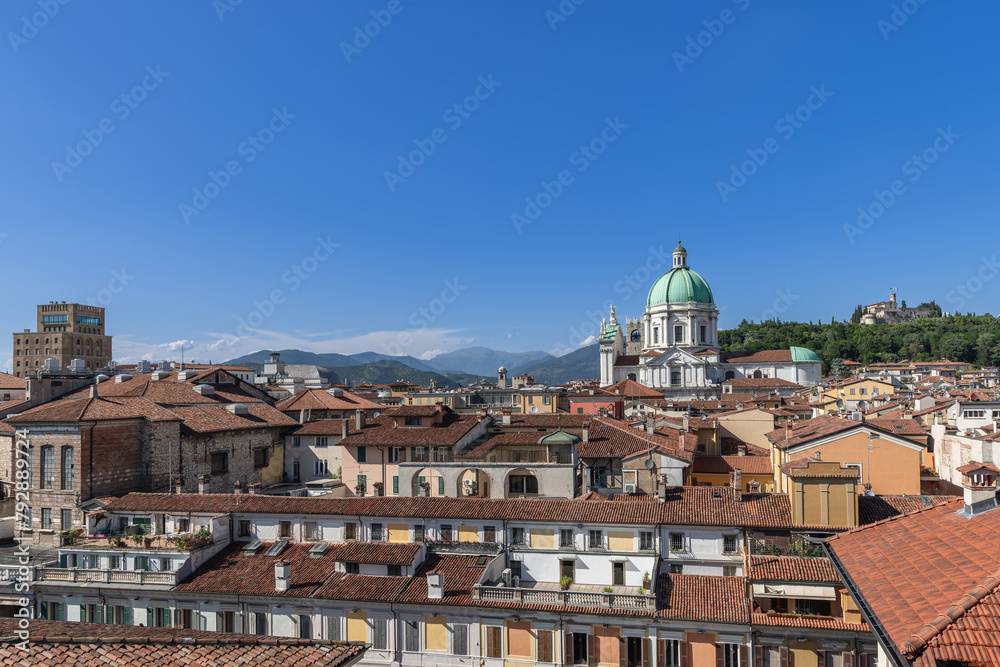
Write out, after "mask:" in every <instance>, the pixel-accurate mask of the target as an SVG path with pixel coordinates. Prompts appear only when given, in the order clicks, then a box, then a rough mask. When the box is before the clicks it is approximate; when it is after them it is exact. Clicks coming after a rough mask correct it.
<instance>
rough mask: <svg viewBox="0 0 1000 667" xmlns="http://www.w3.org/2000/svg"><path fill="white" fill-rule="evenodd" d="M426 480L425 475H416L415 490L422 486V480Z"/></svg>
mask: <svg viewBox="0 0 1000 667" xmlns="http://www.w3.org/2000/svg"><path fill="white" fill-rule="evenodd" d="M426 481H427V478H426V477H424V476H423V475H417V487H418V488H417V490H418V491H419V490H420V487H422V486H423V485H424V482H426Z"/></svg>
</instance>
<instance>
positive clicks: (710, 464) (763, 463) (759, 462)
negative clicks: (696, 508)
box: [691, 455, 774, 475]
mask: <svg viewBox="0 0 1000 667" xmlns="http://www.w3.org/2000/svg"><path fill="white" fill-rule="evenodd" d="M734 470H739V471H740V472H742V473H743V474H745V475H771V474H773V472H774V471H773V468H772V467H771V459H770V458H769V457H767V456H700V455H699V456H695V457H694V463H693V464H692V466H691V473H692V474H696V473H702V474H706V475H728V474H730V473H731V472H733V471H734Z"/></svg>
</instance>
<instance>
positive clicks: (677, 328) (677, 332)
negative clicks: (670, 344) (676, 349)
mask: <svg viewBox="0 0 1000 667" xmlns="http://www.w3.org/2000/svg"><path fill="white" fill-rule="evenodd" d="M683 342H684V325H683V324H675V325H674V345H679V344H681V343H683Z"/></svg>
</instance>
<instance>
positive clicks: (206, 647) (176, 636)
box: [0, 618, 367, 667]
mask: <svg viewBox="0 0 1000 667" xmlns="http://www.w3.org/2000/svg"><path fill="white" fill-rule="evenodd" d="M17 630H19V627H18V622H17V620H16V619H12V618H3V619H0V665H23V664H31V665H40V666H44V667H48V666H49V665H136V666H137V667H144V666H146V665H149V666H151V667H152V666H157V667H159V666H161V665H181V666H184V665H192V666H194V665H237V664H238V665H261V666H264V665H286V666H287V667H345V666H346V665H350V664H353V663H354V662H357V661H358V660H359V659H360V658H361V657H362V656H363V655H364V653H365V650H366V649H367V646H366V645H365V644H347V643H341V642H330V641H324V640H318V639H312V640H310V639H290V638H278V637H258V636H255V635H237V634H226V633H219V632H206V631H198V630H182V629H177V628H148V627H143V626H137V625H104V624H97V623H72V622H66V621H42V620H39V619H33V620H32V621H31V627H30V629H29V632H30V634H29V636H28V642H27V643H28V652H24V651H21V650H20V649H18V648H17V647H16V646H15V644H17V643H18V642H20V641H21V639H20V638H18V637H17V635H15V634H14V633H15V631H17Z"/></svg>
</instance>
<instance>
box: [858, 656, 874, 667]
mask: <svg viewBox="0 0 1000 667" xmlns="http://www.w3.org/2000/svg"><path fill="white" fill-rule="evenodd" d="M871 664H872V663H871V661H870V660H869V659H868V654H867V653H861V654H859V655H858V667H868V666H869V665H871Z"/></svg>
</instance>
